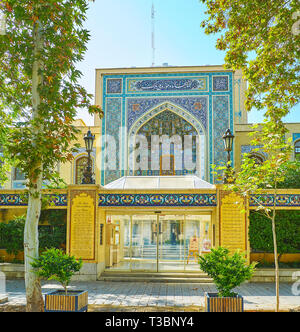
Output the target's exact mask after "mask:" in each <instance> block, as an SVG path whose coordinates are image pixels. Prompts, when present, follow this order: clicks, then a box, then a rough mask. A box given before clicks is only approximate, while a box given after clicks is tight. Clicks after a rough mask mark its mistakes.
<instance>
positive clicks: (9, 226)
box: [0, 217, 25, 256]
mask: <svg viewBox="0 0 300 332" xmlns="http://www.w3.org/2000/svg"><path fill="white" fill-rule="evenodd" d="M24 226H25V217H16V218H15V219H13V220H11V221H9V222H8V223H0V248H2V249H6V251H7V252H8V253H9V254H14V255H15V256H16V255H18V253H19V252H21V251H23V249H24V245H23V242H24Z"/></svg>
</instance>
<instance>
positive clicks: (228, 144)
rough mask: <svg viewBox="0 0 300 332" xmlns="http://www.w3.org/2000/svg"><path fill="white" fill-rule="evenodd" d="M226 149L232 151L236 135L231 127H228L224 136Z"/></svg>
mask: <svg viewBox="0 0 300 332" xmlns="http://www.w3.org/2000/svg"><path fill="white" fill-rule="evenodd" d="M223 140H224V146H225V151H227V152H231V151H232V147H233V140H234V136H233V134H232V133H231V130H230V129H227V131H226V133H225V135H224V136H223Z"/></svg>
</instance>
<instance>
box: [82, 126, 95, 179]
mask: <svg viewBox="0 0 300 332" xmlns="http://www.w3.org/2000/svg"><path fill="white" fill-rule="evenodd" d="M84 141H85V148H86V152H87V153H88V164H87V167H86V169H85V171H84V172H83V179H82V184H95V180H94V178H93V167H92V158H91V153H92V151H93V145H94V141H95V136H94V135H92V132H91V130H90V129H89V131H88V132H87V134H86V135H85V136H84Z"/></svg>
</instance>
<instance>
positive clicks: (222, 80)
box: [213, 76, 229, 92]
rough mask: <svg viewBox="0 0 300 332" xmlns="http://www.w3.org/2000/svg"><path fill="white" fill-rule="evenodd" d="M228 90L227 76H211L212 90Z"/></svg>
mask: <svg viewBox="0 0 300 332" xmlns="http://www.w3.org/2000/svg"><path fill="white" fill-rule="evenodd" d="M228 90H229V80H228V76H214V77H213V91H214V92H225V91H228Z"/></svg>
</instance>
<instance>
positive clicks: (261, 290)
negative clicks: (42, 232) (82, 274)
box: [6, 280, 300, 310]
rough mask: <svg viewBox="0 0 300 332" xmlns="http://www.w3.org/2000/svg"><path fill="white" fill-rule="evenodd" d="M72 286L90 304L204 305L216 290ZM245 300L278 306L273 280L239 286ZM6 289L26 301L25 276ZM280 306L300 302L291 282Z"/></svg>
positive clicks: (50, 286) (15, 300)
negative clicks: (86, 295) (208, 294)
mask: <svg viewBox="0 0 300 332" xmlns="http://www.w3.org/2000/svg"><path fill="white" fill-rule="evenodd" d="M57 288H59V287H58V284H57V283H55V282H43V284H42V289H43V293H47V292H49V291H52V290H55V289H57ZM70 289H84V290H88V292H89V304H95V305H105V306H116V307H119V306H121V307H122V306H130V307H148V306H149V307H160V308H161V307H183V306H184V307H188V306H204V293H205V292H215V291H216V289H215V287H214V285H212V284H169V283H142V282H141V283H130V282H103V281H98V282H73V283H72V284H71V286H70ZM235 291H236V292H238V293H239V294H240V295H242V296H243V297H244V300H245V310H272V309H274V308H275V285H274V284H252V283H248V284H244V285H242V286H240V287H238V288H237V289H236V290H235ZM6 292H7V295H8V299H9V303H8V304H10V305H23V304H25V284H24V281H23V280H7V281H6ZM280 296H281V299H280V301H281V309H293V308H296V307H299V306H300V296H294V295H293V294H292V284H286V283H282V284H281V286H280Z"/></svg>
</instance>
